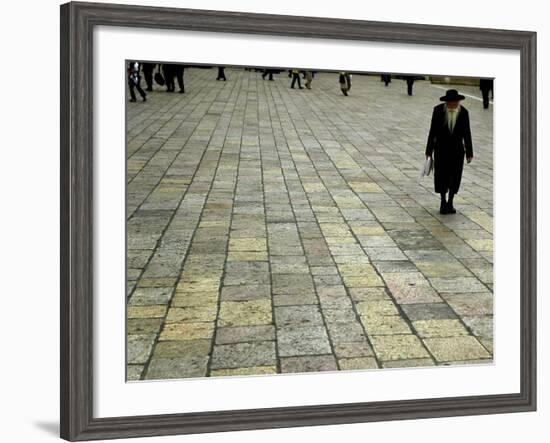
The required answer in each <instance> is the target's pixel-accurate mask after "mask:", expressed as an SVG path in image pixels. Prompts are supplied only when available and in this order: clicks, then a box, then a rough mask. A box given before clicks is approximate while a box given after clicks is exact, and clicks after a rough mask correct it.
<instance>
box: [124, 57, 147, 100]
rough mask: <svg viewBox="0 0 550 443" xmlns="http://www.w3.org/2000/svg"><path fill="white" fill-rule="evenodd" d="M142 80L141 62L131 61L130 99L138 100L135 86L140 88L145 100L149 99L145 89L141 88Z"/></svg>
mask: <svg viewBox="0 0 550 443" xmlns="http://www.w3.org/2000/svg"><path fill="white" fill-rule="evenodd" d="M140 81H141V75H139V63H138V62H134V61H132V62H130V63H129V65H128V88H130V101H131V102H135V101H136V93H135V91H134V88H135V89H137V90H138V92H139V95H141V98H142V99H143V101H145V100H147V98H146V95H147V94H145V91H144V90H143V89H141V86H140V84H139V83H140Z"/></svg>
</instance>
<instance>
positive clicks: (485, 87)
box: [479, 78, 494, 109]
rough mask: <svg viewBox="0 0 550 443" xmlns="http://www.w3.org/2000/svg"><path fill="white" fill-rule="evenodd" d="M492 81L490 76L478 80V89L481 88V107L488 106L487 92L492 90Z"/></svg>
mask: <svg viewBox="0 0 550 443" xmlns="http://www.w3.org/2000/svg"><path fill="white" fill-rule="evenodd" d="M493 85H494V81H493V79H492V78H482V79H480V80H479V89H480V90H481V95H482V96H483V109H487V108H488V107H489V92H491V93H492V94H494V92H493Z"/></svg>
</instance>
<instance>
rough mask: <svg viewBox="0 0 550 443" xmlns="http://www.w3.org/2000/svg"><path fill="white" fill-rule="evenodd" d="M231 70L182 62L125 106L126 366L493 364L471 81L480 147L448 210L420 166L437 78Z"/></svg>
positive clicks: (148, 372)
mask: <svg viewBox="0 0 550 443" xmlns="http://www.w3.org/2000/svg"><path fill="white" fill-rule="evenodd" d="M226 76H227V81H225V82H224V81H216V80H215V78H216V69H198V68H191V69H186V70H185V88H186V92H185V94H178V93H177V92H175V93H167V92H165V91H164V90H163V89H162V88H160V87H159V86H158V85H156V86H155V91H153V92H151V93H148V96H147V101H146V102H141V101H140V99H139V96H138V101H137V102H136V103H128V105H127V146H126V149H127V193H126V195H127V284H128V294H127V297H128V305H127V334H128V335H127V338H128V342H127V362H128V365H127V377H128V380H151V379H169V378H188V377H205V376H231V375H260V374H276V373H299V372H311V371H337V370H358V369H363V370H365V369H376V368H395V367H417V366H434V365H453V364H474V363H491V362H492V359H493V347H492V344H493V334H492V332H493V285H492V282H493V275H492V274H493V264H492V263H493V234H492V232H493V116H492V114H493V108H492V105H491V106H490V108H489V109H488V110H484V109H483V107H482V104H481V101H480V99H479V98H477V97H480V96H481V95H480V93H479V90H477V88H475V87H471V86H460V85H455V86H454V87H455V88H456V89H458V90H459V91H460V92H462V93H465V94H467V98H466V100H465V101H464V102H463V105H464V106H465V107H466V108H467V109H468V110H469V113H470V121H471V128H472V135H473V142H474V160H473V162H472V163H471V164H468V165H465V166H464V175H463V179H462V185H461V189H460V191H459V193H458V194H457V195H456V197H455V200H454V204H455V207H456V209H457V213H456V214H447V215H441V214H439V196H438V195H437V194H435V193H434V189H433V178H432V176H429V177H425V178H423V179H422V180H420V182H418V181H417V179H418V175H419V170H420V168H421V166H422V164H423V162H424V159H425V156H424V150H425V146H426V140H427V134H428V129H429V125H430V118H431V114H432V109H433V107H434V106H435V105H437V104H439V103H440V101H439V97H440V96H441V95H444V93H445V89H446V88H447V86H441V85H434V84H431V83H430V82H429V81H417V82H416V83H415V85H414V94H413V96H408V95H407V93H406V85H405V82H404V81H403V80H397V79H394V80H393V81H392V82H391V83H390V85H389V86H388V87H385V86H384V83H382V82H380V78H379V76H366V75H353V79H352V88H351V90H350V95H349V96H348V97H345V96H344V95H343V94H342V93H341V91H340V89H339V84H338V74H337V73H318V74H317V75H316V76H315V78H314V80H313V83H312V89H306V88H304V89H298V88H295V89H291V88H290V78H288V76H287V75H286V72H283V73H281V74H278V75H275V76H274V81H269V80H268V79H267V78H266V79H265V80H263V79H262V76H261V73H259V72H255V71H254V70H245V69H243V68H227V69H226ZM142 86H143V87H144V85H143V81H142ZM474 96H475V97H474Z"/></svg>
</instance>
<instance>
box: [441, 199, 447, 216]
mask: <svg viewBox="0 0 550 443" xmlns="http://www.w3.org/2000/svg"><path fill="white" fill-rule="evenodd" d="M439 213H440V214H448V213H449V210H448V208H447V202H446V201H442V202H441V205H440V206H439Z"/></svg>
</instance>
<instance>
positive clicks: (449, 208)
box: [447, 203, 456, 214]
mask: <svg viewBox="0 0 550 443" xmlns="http://www.w3.org/2000/svg"><path fill="white" fill-rule="evenodd" d="M447 214H456V209H455V208H454V206H453V204H452V203H447Z"/></svg>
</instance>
